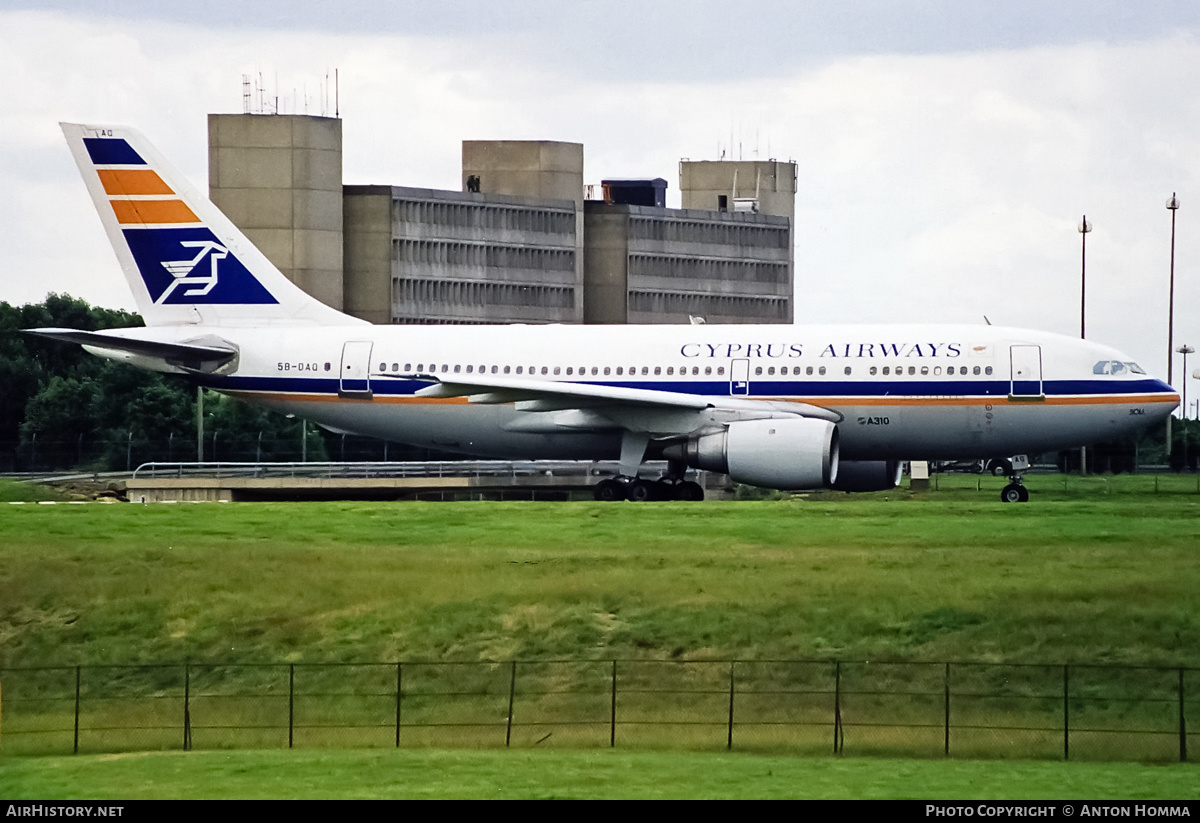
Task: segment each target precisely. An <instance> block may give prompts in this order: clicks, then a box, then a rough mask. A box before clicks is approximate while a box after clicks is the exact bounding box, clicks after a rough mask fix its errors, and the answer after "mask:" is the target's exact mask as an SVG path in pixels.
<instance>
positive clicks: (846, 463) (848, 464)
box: [833, 460, 904, 492]
mask: <svg viewBox="0 0 1200 823" xmlns="http://www.w3.org/2000/svg"><path fill="white" fill-rule="evenodd" d="M903 469H904V464H903V463H902V462H900V461H899V460H842V461H841V462H839V463H838V472H837V480H835V481H834V483H833V488H835V489H837V490H838V491H842V492H885V491H890V490H891V489H894V488H896V486H898V485H900V473H901V471H902V470H903Z"/></svg>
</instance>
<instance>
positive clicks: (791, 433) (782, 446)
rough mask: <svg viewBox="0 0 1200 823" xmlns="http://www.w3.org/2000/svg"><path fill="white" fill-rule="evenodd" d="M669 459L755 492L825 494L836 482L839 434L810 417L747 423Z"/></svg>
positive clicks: (702, 439) (705, 438)
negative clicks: (756, 489)
mask: <svg viewBox="0 0 1200 823" xmlns="http://www.w3.org/2000/svg"><path fill="white" fill-rule="evenodd" d="M672 452H674V454H672ZM666 454H667V456H668V457H681V458H682V459H683V460H684V462H686V463H687V464H688V465H689V466H693V467H695V468H698V469H704V470H706V471H715V472H721V473H723V474H728V475H729V476H730V478H732V479H733V480H735V481H737V482H738V483H749V484H750V485H751V486H762V487H764V488H768V489H782V490H785V491H795V490H798V489H823V488H828V487H829V486H831V485H832V484H833V483H834V482H835V481H836V480H837V475H838V431H837V426H835V425H834V424H833V423H830V422H829V421H828V420H816V419H814V418H809V417H788V418H778V419H768V420H744V421H739V422H736V423H730V424H729V425H728V427H727V428H726V429H725V430H724V431H721V432H715V433H713V434H703V435H700V436H699V437H694V438H692V439H691V440H688V441H687V443H685V444H683V446H681V447H680V446H675V447H672V448H671V449H668V450H667V451H666Z"/></svg>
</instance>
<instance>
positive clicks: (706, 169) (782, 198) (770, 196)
mask: <svg viewBox="0 0 1200 823" xmlns="http://www.w3.org/2000/svg"><path fill="white" fill-rule="evenodd" d="M735 175H736V178H737V180H736V184H737V190H736V197H739V198H741V197H754V196H755V191H756V190H757V192H758V199H759V204H758V211H759V213H760V214H774V215H777V216H779V217H787V218H789V219H793V220H794V219H795V216H796V164H795V163H794V162H792V161H790V160H789V161H786V162H785V161H779V160H681V161H680V162H679V190H680V195H681V198H682V203H681V205H682V206H683V208H685V209H704V210H707V211H717V209H718V202H719V201H718V197H720V196H721V195H725V196H726V197H727V198H728V210H729V211H733V197H734V196H735V195H734V182H735V181H734V177H735Z"/></svg>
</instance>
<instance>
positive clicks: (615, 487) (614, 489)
mask: <svg viewBox="0 0 1200 823" xmlns="http://www.w3.org/2000/svg"><path fill="white" fill-rule="evenodd" d="M592 495H593V496H594V497H595V498H596V499H597V500H599V501H601V502H604V503H611V502H612V501H614V500H624V499H625V487H624V486H622V485H621V484H620V483H619V482H617V481H616V480H601V481H600V482H599V483H597V484H596V488H595V489H593V490H592Z"/></svg>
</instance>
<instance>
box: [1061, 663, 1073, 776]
mask: <svg viewBox="0 0 1200 823" xmlns="http://www.w3.org/2000/svg"><path fill="white" fill-rule="evenodd" d="M1069 670H1070V666H1069V665H1066V664H1064V665H1063V760H1069V759H1070V757H1071V678H1070V671H1069Z"/></svg>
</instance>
